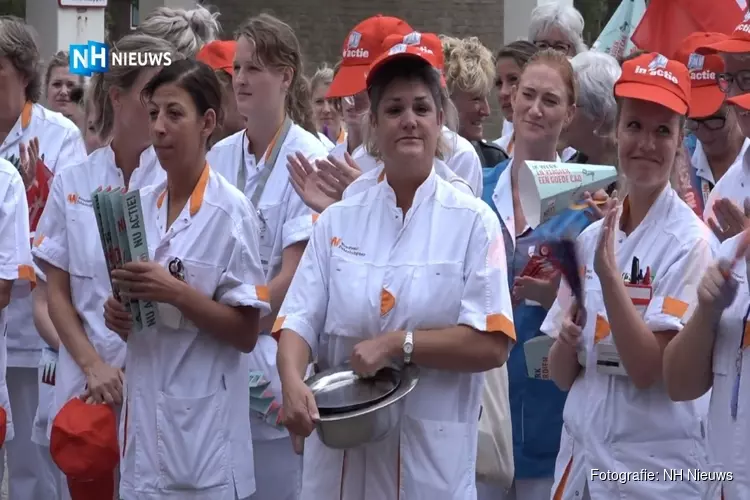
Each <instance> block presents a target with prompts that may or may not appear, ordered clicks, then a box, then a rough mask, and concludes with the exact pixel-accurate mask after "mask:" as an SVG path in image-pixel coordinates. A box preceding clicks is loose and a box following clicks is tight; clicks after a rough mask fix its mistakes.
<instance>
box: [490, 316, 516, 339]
mask: <svg viewBox="0 0 750 500" xmlns="http://www.w3.org/2000/svg"><path fill="white" fill-rule="evenodd" d="M486 322H487V328H486V329H485V330H484V331H485V332H493V333H494V332H502V333H504V334H505V335H507V336H508V337H510V338H511V339H513V340H514V341H515V340H516V327H515V325H513V321H511V320H510V319H508V317H507V316H506V315H504V314H502V313H498V314H488V315H487V318H486Z"/></svg>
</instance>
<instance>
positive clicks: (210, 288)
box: [170, 260, 221, 298]
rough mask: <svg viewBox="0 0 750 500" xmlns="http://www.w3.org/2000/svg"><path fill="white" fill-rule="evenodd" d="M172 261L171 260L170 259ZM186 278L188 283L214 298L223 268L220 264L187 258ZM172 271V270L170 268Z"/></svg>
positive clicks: (185, 265)
mask: <svg viewBox="0 0 750 500" xmlns="http://www.w3.org/2000/svg"><path fill="white" fill-rule="evenodd" d="M170 262H171V261H170ZM183 262H184V268H185V269H184V278H185V280H186V281H187V283H188V285H190V286H192V287H193V288H195V289H196V290H198V291H199V292H201V293H202V294H203V295H205V296H206V297H211V298H213V296H214V294H215V293H216V289H217V288H218V286H219V280H220V279H221V269H220V268H219V267H218V266H215V265H211V264H206V263H203V262H195V261H191V260H185V261H183ZM170 271H172V270H171V269H170Z"/></svg>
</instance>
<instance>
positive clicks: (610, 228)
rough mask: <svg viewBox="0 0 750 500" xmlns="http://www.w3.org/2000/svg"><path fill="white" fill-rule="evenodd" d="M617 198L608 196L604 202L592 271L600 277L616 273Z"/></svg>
mask: <svg viewBox="0 0 750 500" xmlns="http://www.w3.org/2000/svg"><path fill="white" fill-rule="evenodd" d="M616 203H617V198H610V200H608V201H607V203H606V204H605V206H606V209H607V215H605V216H604V222H603V224H602V228H601V232H600V234H599V242H598V243H597V245H596V253H595V254H594V271H595V272H596V275H597V276H598V277H599V278H600V279H601V278H603V277H604V276H609V275H611V274H613V273H615V274H617V272H618V271H617V260H616V259H615V233H616V232H617V228H616V227H615V225H616V224H617V209H616V208H615V207H616Z"/></svg>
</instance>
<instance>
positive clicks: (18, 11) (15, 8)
mask: <svg viewBox="0 0 750 500" xmlns="http://www.w3.org/2000/svg"><path fill="white" fill-rule="evenodd" d="M0 15H4V16H7V15H12V16H18V17H26V0H0Z"/></svg>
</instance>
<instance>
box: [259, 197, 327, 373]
mask: <svg viewBox="0 0 750 500" xmlns="http://www.w3.org/2000/svg"><path fill="white" fill-rule="evenodd" d="M329 225H330V219H329V218H328V214H327V213H326V212H324V213H323V214H321V216H320V218H319V219H318V221H317V222H316V223H315V227H314V228H313V231H312V237H311V238H310V241H309V243H308V244H307V246H306V247H305V252H304V253H303V254H302V259H301V260H300V263H299V266H297V271H296V272H295V273H294V278H293V279H292V283H291V284H290V285H289V290H288V291H287V293H286V297H284V302H283V303H282V304H281V309H280V310H279V314H278V317H277V319H276V322H275V324H274V325H273V332H272V333H273V334H274V335H277V334H278V332H280V331H281V330H284V329H289V330H293V331H294V332H296V333H297V334H299V335H300V336H301V337H302V338H303V339H305V341H306V342H307V343H308V345H309V346H310V349H311V350H312V355H313V358H315V357H317V355H318V335H319V334H320V333H321V332H322V331H323V327H324V325H325V321H326V311H327V309H328V280H329V276H330V272H329V266H330V258H331V243H330V238H329V237H328V234H329V233H330V231H329V227H328V226H329Z"/></svg>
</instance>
